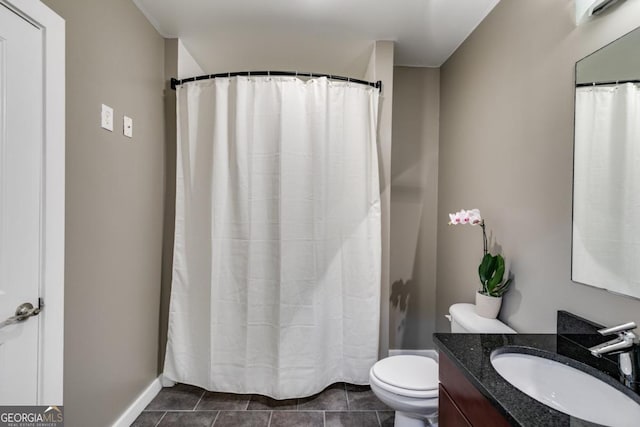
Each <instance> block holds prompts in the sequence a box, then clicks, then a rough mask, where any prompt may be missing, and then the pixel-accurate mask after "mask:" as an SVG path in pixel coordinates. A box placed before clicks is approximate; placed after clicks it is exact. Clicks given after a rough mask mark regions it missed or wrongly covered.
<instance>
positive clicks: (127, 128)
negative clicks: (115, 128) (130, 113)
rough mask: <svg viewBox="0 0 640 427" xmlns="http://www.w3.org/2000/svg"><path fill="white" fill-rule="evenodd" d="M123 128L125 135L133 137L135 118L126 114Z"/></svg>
mask: <svg viewBox="0 0 640 427" xmlns="http://www.w3.org/2000/svg"><path fill="white" fill-rule="evenodd" d="M122 128H123V133H124V136H128V137H129V138H133V119H132V118H131V117H127V116H124V119H123V120H122Z"/></svg>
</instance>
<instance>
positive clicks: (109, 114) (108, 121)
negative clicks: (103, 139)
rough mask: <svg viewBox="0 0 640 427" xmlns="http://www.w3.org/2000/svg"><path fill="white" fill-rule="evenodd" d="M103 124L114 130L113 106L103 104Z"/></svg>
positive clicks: (106, 127)
mask: <svg viewBox="0 0 640 427" xmlns="http://www.w3.org/2000/svg"><path fill="white" fill-rule="evenodd" d="M101 126H102V128H103V129H106V130H108V131H110V132H113V108H111V107H109V106H108V105H104V104H102V114H101Z"/></svg>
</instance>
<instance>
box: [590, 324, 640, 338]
mask: <svg viewBox="0 0 640 427" xmlns="http://www.w3.org/2000/svg"><path fill="white" fill-rule="evenodd" d="M635 328H636V323H635V322H629V323H623V324H622V325H618V326H612V327H610V328H605V329H600V330H598V333H599V334H600V335H604V336H606V335H613V334H617V333H619V332H627V331H630V330H632V329H635Z"/></svg>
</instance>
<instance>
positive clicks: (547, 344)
mask: <svg viewBox="0 0 640 427" xmlns="http://www.w3.org/2000/svg"><path fill="white" fill-rule="evenodd" d="M576 337H577V338H578V339H576V340H575V342H574V341H572V340H570V339H568V338H566V337H565V336H562V335H556V334H515V335H504V334H445V333H436V334H434V340H435V342H436V345H437V346H438V348H439V349H440V351H441V352H442V353H444V354H446V355H447V356H448V357H449V358H450V359H451V360H452V362H453V363H454V364H455V365H456V366H457V367H458V368H459V369H460V370H461V371H462V373H463V374H464V375H465V377H466V378H467V379H468V380H469V381H470V382H471V383H472V384H473V385H474V386H475V387H476V388H477V389H478V390H479V391H480V393H482V394H483V395H484V396H485V397H486V398H487V399H488V400H489V401H490V402H491V403H492V404H493V405H494V406H495V407H496V409H498V411H500V412H501V413H502V414H503V415H504V416H505V418H506V419H507V420H508V421H509V422H510V423H511V424H512V425H514V426H521V427H529V426H535V427H540V426H544V427H556V426H572V427H574V426H575V427H577V426H596V425H598V424H594V423H590V422H587V421H583V420H580V419H578V418H575V417H571V416H569V415H566V414H564V413H562V412H559V411H556V410H555V409H552V408H550V407H548V406H546V405H543V404H542V403H539V402H538V401H537V400H535V399H533V398H531V397H529V396H527V395H526V394H524V393H522V392H521V391H520V390H518V389H516V388H515V387H514V386H512V385H511V384H510V383H508V382H507V381H506V380H504V379H503V378H502V377H501V376H500V375H499V374H498V372H496V370H495V369H494V368H493V366H492V365H491V353H492V352H493V351H494V350H496V349H499V348H505V347H506V349H508V351H517V352H522V353H529V354H533V355H537V356H542V357H546V358H548V359H553V360H556V361H559V362H562V363H564V364H566V365H569V366H573V367H575V368H577V369H580V370H582V371H585V372H587V373H589V374H591V375H593V376H595V377H597V378H600V379H601V380H603V381H605V382H607V383H608V384H610V385H612V386H613V387H615V388H616V389H618V390H620V391H622V392H623V393H625V394H626V395H628V396H630V397H631V398H632V399H634V400H635V401H637V402H638V403H640V396H639V395H638V394H636V393H634V392H633V391H632V390H630V389H628V388H626V387H625V386H623V385H622V384H621V383H620V382H619V381H618V379H617V365H616V364H615V363H613V361H612V359H608V358H596V357H594V356H592V355H591V354H590V353H589V352H588V351H587V349H586V348H585V347H583V346H581V345H578V344H577V343H576V342H580V338H581V337H580V336H577V335H576ZM582 338H583V339H586V340H589V339H590V338H589V336H586V337H584V336H583V337H582ZM603 410H606V408H603ZM638 425H640V420H638Z"/></svg>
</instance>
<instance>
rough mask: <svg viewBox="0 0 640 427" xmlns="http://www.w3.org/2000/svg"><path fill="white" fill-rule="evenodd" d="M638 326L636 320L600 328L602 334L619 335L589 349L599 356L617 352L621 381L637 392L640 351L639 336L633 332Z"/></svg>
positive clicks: (639, 390)
mask: <svg viewBox="0 0 640 427" xmlns="http://www.w3.org/2000/svg"><path fill="white" fill-rule="evenodd" d="M635 328H636V324H635V323H634V322H629V323H624V324H622V325H618V326H613V327H611V328H606V329H600V330H599V331H598V333H599V334H600V335H602V336H608V335H614V334H615V335H617V337H616V338H614V339H612V340H610V341H607V342H605V343H602V344H599V345H596V346H594V347H591V348H590V349H589V351H591V354H593V355H594V356H597V357H602V355H603V354H617V355H618V368H619V370H620V381H622V383H623V384H624V385H626V386H627V387H629V388H631V389H633V390H634V391H636V392H640V373H639V370H640V352H639V351H638V336H637V335H636V334H634V333H633V332H631V331H632V330H633V329H635Z"/></svg>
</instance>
